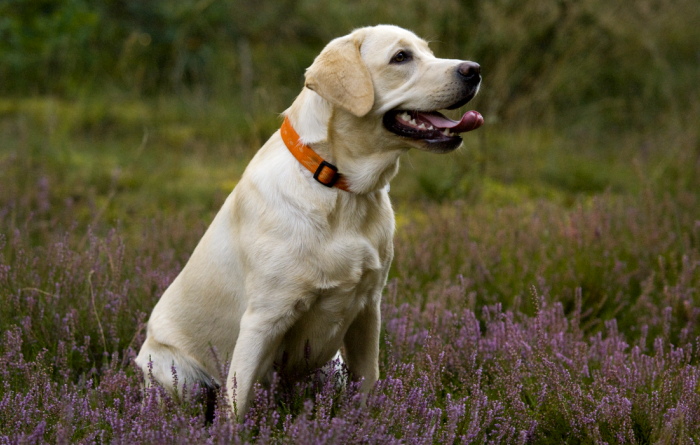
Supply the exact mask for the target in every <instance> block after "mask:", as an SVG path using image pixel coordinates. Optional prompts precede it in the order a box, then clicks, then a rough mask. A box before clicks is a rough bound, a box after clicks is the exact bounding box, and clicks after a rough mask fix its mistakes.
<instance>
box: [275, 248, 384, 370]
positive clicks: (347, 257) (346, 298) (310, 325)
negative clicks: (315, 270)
mask: <svg viewBox="0 0 700 445" xmlns="http://www.w3.org/2000/svg"><path fill="white" fill-rule="evenodd" d="M389 242H390V241H389ZM389 250H390V248H389V247H387V246H385V245H384V246H377V245H373V244H372V243H370V242H368V241H367V240H363V239H361V238H356V239H354V240H353V242H347V241H346V242H343V240H342V239H338V240H335V241H334V242H332V243H331V244H329V245H328V246H327V252H328V253H329V256H328V258H327V259H328V260H329V261H328V262H326V263H325V264H323V263H322V264H318V266H319V267H321V271H322V272H321V274H322V275H323V277H324V279H323V280H321V281H319V286H317V287H316V288H315V289H313V290H311V291H310V293H309V295H308V296H307V298H304V299H302V300H299V302H298V303H297V306H296V307H295V310H296V311H297V313H298V314H299V316H298V319H297V321H296V322H295V323H294V324H293V325H292V327H291V329H289V330H288V332H287V333H286V335H285V336H284V339H283V342H282V344H281V345H280V349H279V350H278V353H277V355H276V359H275V361H276V363H277V365H278V366H279V368H281V370H282V371H283V372H289V373H293V374H294V373H299V372H304V371H306V370H308V369H310V368H316V367H320V366H322V365H324V364H325V363H326V362H327V361H328V360H330V359H331V358H332V357H333V356H334V355H335V353H336V352H337V351H338V349H340V347H341V346H342V344H343V338H344V336H345V333H346V332H347V330H348V328H349V326H350V325H351V324H352V322H353V321H354V320H355V319H356V318H357V317H358V314H360V313H361V312H362V310H363V309H364V308H365V307H367V306H368V305H372V304H376V302H377V299H379V298H380V296H381V289H382V287H383V285H384V281H385V278H386V277H385V275H386V270H387V269H388V265H389V262H390V261H391V257H390V254H389ZM330 258H333V259H332V260H330Z"/></svg>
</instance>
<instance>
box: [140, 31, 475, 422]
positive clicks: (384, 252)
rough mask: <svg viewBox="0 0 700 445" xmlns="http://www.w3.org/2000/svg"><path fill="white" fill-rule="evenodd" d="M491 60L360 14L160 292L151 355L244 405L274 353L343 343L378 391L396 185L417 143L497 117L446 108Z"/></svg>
mask: <svg viewBox="0 0 700 445" xmlns="http://www.w3.org/2000/svg"><path fill="white" fill-rule="evenodd" d="M480 81H481V75H480V69H479V65H478V64H476V63H474V62H468V61H461V60H448V59H438V58H436V57H435V56H434V55H433V53H432V52H431V50H430V49H429V47H428V44H427V43H426V42H425V41H423V40H421V39H419V38H418V37H416V35H415V34H413V33H411V32H410V31H407V30H404V29H401V28H398V27H395V26H388V25H380V26H375V27H368V28H361V29H358V30H356V31H354V32H352V33H351V34H350V35H347V36H345V37H341V38H338V39H335V40H333V41H332V42H330V43H329V44H328V46H326V48H325V49H324V50H323V51H322V52H321V54H320V55H319V56H318V57H317V58H316V60H315V61H314V63H313V64H312V65H311V67H309V68H308V70H307V71H306V84H305V88H304V89H303V90H302V92H301V94H299V96H298V97H297V99H296V100H295V101H294V103H293V104H292V106H291V107H290V108H289V109H288V110H287V111H286V112H285V113H284V115H285V121H284V124H283V125H282V128H281V130H280V131H278V132H276V133H275V134H273V135H272V137H271V138H270V139H269V140H268V141H267V143H265V145H263V147H262V148H261V149H260V150H259V151H258V153H257V154H256V155H255V157H254V158H253V159H252V161H251V162H250V164H249V165H248V167H247V169H246V171H245V173H244V174H243V176H242V178H241V180H240V182H239V183H238V185H237V186H236V188H235V189H234V190H233V192H232V193H231V195H230V196H229V197H228V199H227V200H226V202H225V203H224V205H223V207H222V208H221V210H220V211H219V213H218V214H217V215H216V217H215V218H214V221H213V222H212V224H211V226H210V227H209V229H208V230H207V231H206V233H205V234H204V236H203V237H202V240H201V241H200V242H199V245H198V246H197V247H196V249H195V250H194V252H193V253H192V256H191V258H190V260H189V262H188V263H187V265H186V266H185V267H184V269H183V270H182V272H181V273H180V275H178V277H177V278H175V280H174V281H173V283H172V284H171V285H170V287H169V288H168V289H167V290H166V291H165V293H164V294H163V296H162V297H161V299H160V301H159V302H158V304H156V306H155V308H154V309H153V313H152V314H151V317H150V320H149V322H148V333H147V338H146V341H145V343H144V345H143V347H142V348H141V351H140V353H139V355H138V357H137V358H136V363H137V364H138V365H139V366H140V367H141V369H143V371H144V372H145V373H149V370H150V374H151V375H152V377H153V378H154V379H155V380H157V381H158V382H160V384H161V385H163V386H165V387H166V388H169V389H170V390H174V388H173V374H172V369H173V368H174V369H175V370H176V372H177V375H178V379H179V381H180V382H183V381H186V382H190V383H192V382H199V383H200V384H203V385H205V386H208V387H216V386H218V385H220V384H222V382H220V379H219V375H220V373H219V371H218V369H217V366H216V359H215V356H214V353H213V352H212V351H217V352H218V354H219V359H221V360H230V368H229V372H228V377H227V380H226V382H225V384H226V387H227V389H228V394H229V395H230V396H231V404H232V408H233V409H234V412H237V414H238V416H239V417H241V416H242V415H243V414H244V413H245V412H246V410H247V408H248V405H249V402H250V398H251V392H252V391H251V390H252V387H253V384H254V383H255V382H256V381H257V380H261V379H264V378H265V377H266V376H268V375H269V374H270V372H271V370H272V369H273V368H274V369H276V370H279V371H280V372H282V373H284V374H287V375H291V376H296V377H299V376H303V375H305V373H306V372H308V370H309V369H310V368H317V367H320V366H322V365H324V364H325V363H326V362H328V361H329V360H330V359H331V358H333V357H334V356H335V355H336V354H337V352H338V351H339V350H341V348H342V351H343V352H342V355H343V357H344V359H345V362H346V364H347V367H348V369H349V371H350V374H351V376H352V377H353V378H355V379H358V380H362V388H363V390H368V389H369V388H371V387H372V385H373V384H374V383H375V382H376V381H377V378H378V375H379V369H378V354H379V331H380V300H381V294H382V289H383V287H384V285H385V283H386V278H387V273H388V271H389V265H390V263H391V260H392V256H393V241H392V238H393V233H394V214H393V211H392V208H391V204H390V202H389V196H388V189H389V187H388V184H389V181H390V180H391V179H392V177H393V176H394V175H395V174H396V172H397V169H398V166H399V157H400V155H401V154H402V153H404V152H406V151H407V150H408V149H410V148H412V147H413V148H418V149H420V150H427V151H431V152H435V153H446V152H450V151H452V150H454V149H456V148H457V147H458V146H459V145H460V144H461V142H462V139H461V138H460V136H459V133H463V132H466V131H470V130H474V129H476V128H478V127H479V126H481V125H482V124H483V118H482V117H481V115H480V114H479V113H478V112H476V111H469V112H467V113H465V114H464V115H463V117H462V118H461V119H460V120H459V121H455V120H451V119H448V118H446V117H445V116H443V115H442V114H440V113H439V112H438V111H437V110H440V109H453V108H457V107H460V106H462V105H464V104H466V103H467V102H468V101H469V100H470V99H471V98H472V97H474V95H475V94H476V93H477V91H478V90H479V85H480Z"/></svg>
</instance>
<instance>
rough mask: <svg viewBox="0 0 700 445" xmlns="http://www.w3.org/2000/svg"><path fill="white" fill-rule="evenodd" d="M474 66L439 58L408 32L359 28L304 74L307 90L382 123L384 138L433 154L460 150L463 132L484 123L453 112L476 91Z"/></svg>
mask: <svg viewBox="0 0 700 445" xmlns="http://www.w3.org/2000/svg"><path fill="white" fill-rule="evenodd" d="M480 84H481V69H480V67H479V65H478V64H477V63H474V62H469V61H462V60H452V59H438V58H437V57H435V56H434V55H433V53H432V51H431V50H430V48H429V47H428V44H427V42H425V41H424V40H422V39H420V38H418V37H417V36H416V35H415V34H413V33H412V32H410V31H407V30H405V29H402V28H399V27H396V26H390V25H380V26H375V27H369V28H361V29H358V30H356V31H354V32H353V33H351V34H349V35H348V36H345V37H341V38H338V39H335V40H333V41H332V42H330V43H329V44H328V45H327V46H326V48H325V49H324V50H323V51H322V52H321V54H319V56H318V57H317V58H316V60H315V61H314V63H313V64H312V65H311V66H310V67H309V68H308V70H307V71H306V87H307V88H309V89H311V90H313V91H315V92H316V93H318V94H319V95H320V96H321V97H323V98H324V99H326V100H327V101H329V102H330V103H332V104H333V105H335V106H338V107H340V108H341V109H343V110H345V111H347V112H349V113H351V114H353V115H354V116H356V117H359V118H363V117H367V116H381V119H380V121H381V122H382V126H383V131H385V132H387V134H390V135H391V136H392V137H393V138H396V139H398V140H399V142H400V143H402V144H404V145H407V146H409V147H415V148H418V149H421V150H426V151H432V152H436V153H445V152H449V151H452V150H454V149H455V148H457V147H458V146H459V145H460V144H461V142H462V138H461V137H460V133H464V132H467V131H471V130H474V129H476V128H478V127H480V126H481V125H482V124H483V123H484V119H483V118H482V117H481V115H480V114H479V113H478V112H476V111H468V112H467V113H465V114H464V115H463V116H462V118H461V119H460V120H459V121H454V120H451V119H448V118H447V117H445V116H444V115H442V114H441V113H440V112H439V111H438V110H442V109H455V108H459V107H461V106H463V105H465V104H466V103H467V102H469V101H470V100H471V99H472V98H473V97H474V96H475V95H476V93H477V92H478V91H479V86H480Z"/></svg>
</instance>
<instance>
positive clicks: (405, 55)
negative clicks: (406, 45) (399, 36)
mask: <svg viewBox="0 0 700 445" xmlns="http://www.w3.org/2000/svg"><path fill="white" fill-rule="evenodd" d="M412 58H413V56H411V53H409V52H407V51H399V52H398V53H396V55H394V57H392V58H391V63H404V62H408V61H409V60H411V59H412Z"/></svg>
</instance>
